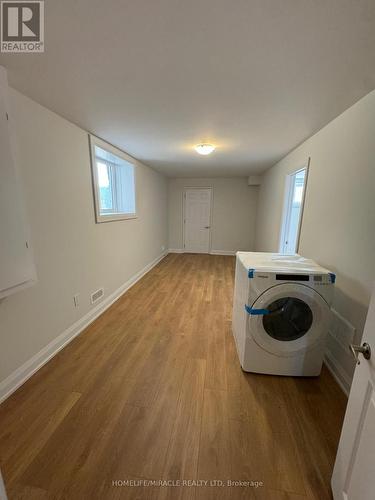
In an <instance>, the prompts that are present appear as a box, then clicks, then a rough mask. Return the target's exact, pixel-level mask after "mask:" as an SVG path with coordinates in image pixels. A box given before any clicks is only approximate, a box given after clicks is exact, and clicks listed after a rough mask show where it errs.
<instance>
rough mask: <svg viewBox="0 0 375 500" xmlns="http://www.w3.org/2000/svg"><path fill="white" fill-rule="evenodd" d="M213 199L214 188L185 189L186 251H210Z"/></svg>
mask: <svg viewBox="0 0 375 500" xmlns="http://www.w3.org/2000/svg"><path fill="white" fill-rule="evenodd" d="M211 199H212V190H211V189H209V188H196V189H195V188H194V189H192V188H189V189H185V192H184V249H185V252H193V253H209V251H210V234H211V233H210V231H211Z"/></svg>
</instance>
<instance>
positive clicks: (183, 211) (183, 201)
mask: <svg viewBox="0 0 375 500" xmlns="http://www.w3.org/2000/svg"><path fill="white" fill-rule="evenodd" d="M198 189H209V190H210V191H211V198H210V217H209V220H210V229H209V235H208V252H207V253H208V254H210V253H211V247H212V241H211V240H212V205H213V199H214V190H213V187H212V186H196V187H194V186H185V187H184V188H183V190H182V252H183V253H186V250H185V221H186V218H185V213H186V208H185V203H186V192H187V191H189V190H194V191H196V190H198Z"/></svg>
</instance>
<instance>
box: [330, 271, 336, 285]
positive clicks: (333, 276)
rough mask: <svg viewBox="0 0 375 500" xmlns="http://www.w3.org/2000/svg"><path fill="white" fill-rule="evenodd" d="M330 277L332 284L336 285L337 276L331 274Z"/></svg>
mask: <svg viewBox="0 0 375 500" xmlns="http://www.w3.org/2000/svg"><path fill="white" fill-rule="evenodd" d="M329 275H330V277H331V283H335V281H336V274H335V273H329Z"/></svg>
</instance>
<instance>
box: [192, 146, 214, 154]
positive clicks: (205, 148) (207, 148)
mask: <svg viewBox="0 0 375 500" xmlns="http://www.w3.org/2000/svg"><path fill="white" fill-rule="evenodd" d="M194 149H195V151H196V152H197V153H199V154H200V155H209V154H211V153H212V152H213V151H215V146H214V145H213V144H207V143H204V144H197V145H196V146H194Z"/></svg>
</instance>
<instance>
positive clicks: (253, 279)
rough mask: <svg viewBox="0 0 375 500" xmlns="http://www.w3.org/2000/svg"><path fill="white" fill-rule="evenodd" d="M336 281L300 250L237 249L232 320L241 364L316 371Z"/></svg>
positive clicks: (274, 370)
mask: <svg viewBox="0 0 375 500" xmlns="http://www.w3.org/2000/svg"><path fill="white" fill-rule="evenodd" d="M334 282H335V275H334V274H333V273H331V272H330V271H328V270H327V269H324V268H323V267H320V266H319V265H318V264H316V263H315V262H314V261H312V260H310V259H305V258H303V257H301V256H300V255H283V254H274V253H255V252H237V254H236V276H235V287H234V300H233V320H232V326H233V334H234V338H235V341H236V346H237V352H238V356H239V359H240V363H241V366H242V368H243V370H244V371H249V372H256V373H267V374H273V375H293V376H317V375H319V374H320V371H321V368H322V362H323V355H324V348H325V340H326V336H327V332H328V326H329V321H330V304H331V301H332V294H333V284H334Z"/></svg>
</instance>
